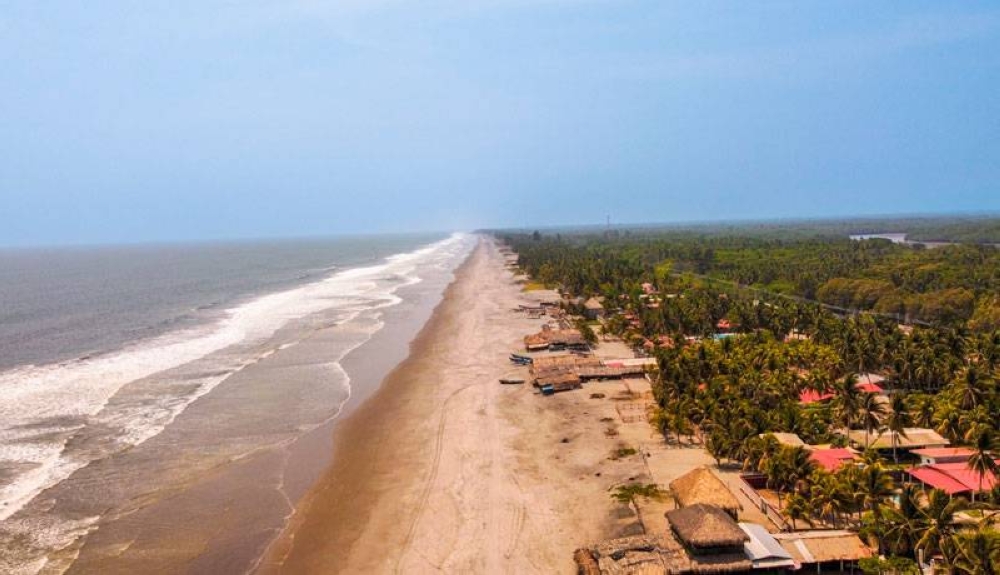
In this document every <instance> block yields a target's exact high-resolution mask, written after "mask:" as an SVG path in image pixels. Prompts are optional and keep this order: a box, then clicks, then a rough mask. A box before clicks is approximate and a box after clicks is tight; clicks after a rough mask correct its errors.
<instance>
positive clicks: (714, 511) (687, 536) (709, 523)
mask: <svg viewBox="0 0 1000 575" xmlns="http://www.w3.org/2000/svg"><path fill="white" fill-rule="evenodd" d="M666 516H667V521H669V522H670V529H671V531H672V532H673V534H674V535H675V536H676V537H677V540H678V541H680V542H681V544H683V545H684V548H685V549H687V550H688V551H689V552H690V553H691V554H692V555H697V556H707V555H714V556H716V557H719V556H733V557H732V558H733V559H736V558H738V559H742V560H744V561H746V554H745V553H744V551H743V544H744V543H746V542H748V541H750V537H749V536H748V535H747V534H746V533H745V532H744V531H743V530H742V529H740V526H739V525H738V524H737V523H736V521H734V520H733V518H732V517H730V516H729V514H728V513H726V512H725V511H723V510H722V509H719V508H718V507H716V506H714V505H705V504H704V503H699V504H697V505H691V506H689V507H682V508H680V509H672V510H670V511H667V513H666ZM748 563H749V562H748Z"/></svg>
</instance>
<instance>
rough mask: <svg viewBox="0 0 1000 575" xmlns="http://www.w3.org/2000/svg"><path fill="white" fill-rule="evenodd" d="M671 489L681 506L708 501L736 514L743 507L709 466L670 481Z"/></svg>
mask: <svg viewBox="0 0 1000 575" xmlns="http://www.w3.org/2000/svg"><path fill="white" fill-rule="evenodd" d="M670 490H671V491H672V492H673V494H674V499H676V500H677V503H678V504H679V505H680V506H681V507H687V506H689V505H696V504H698V503H706V504H708V505H714V506H715V507H719V508H721V509H724V510H726V511H729V512H730V513H733V514H735V513H736V512H737V511H739V510H740V509H741V506H740V502H739V501H738V500H737V499H736V497H735V496H734V495H733V493H732V492H731V491H729V487H727V486H726V484H725V482H723V481H722V480H721V479H719V478H718V477H716V476H715V474H714V473H712V472H711V471H710V470H709V469H708V468H707V467H699V468H697V469H694V470H692V471H690V472H688V473H686V474H684V475H682V476H680V477H678V478H677V479H675V480H673V481H671V482H670Z"/></svg>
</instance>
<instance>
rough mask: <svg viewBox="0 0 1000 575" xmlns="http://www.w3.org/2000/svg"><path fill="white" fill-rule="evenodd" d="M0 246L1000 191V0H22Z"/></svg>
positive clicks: (845, 208)
mask: <svg viewBox="0 0 1000 575" xmlns="http://www.w3.org/2000/svg"><path fill="white" fill-rule="evenodd" d="M0 53H2V54H3V55H4V57H3V58H4V63H3V65H2V66H0V88H2V89H0V245H27V244H62V243H93V242H99V243H108V242H111V243H113V242H135V241H139V242H142V241H160V240H192V239H203V238H243V237H267V236H306V235H326V234H339V233H364V232H390V231H422V230H448V229H472V228H482V227H510V226H518V227H522V226H541V225H546V224H585V223H595V224H598V223H603V222H604V221H605V217H606V216H608V215H610V216H611V218H612V221H613V222H616V223H627V222H651V221H684V220H715V219H744V218H771V217H824V216H842V215H854V214H892V213H901V212H902V213H933V212H976V211H993V212H996V211H997V210H1000V145H998V143H1000V6H998V5H997V4H996V3H995V2H947V3H943V2H929V1H913V2H891V3H889V2H886V3H874V2H869V1H856V2H851V1H848V2H808V1H800V0H792V1H778V2H736V1H734V2H722V3H716V2H700V1H699V2H668V1H663V0H651V1H644V2H640V1H629V0H576V1H572V0H537V1H528V0H472V1H467V0H426V1H416V0H413V1H404V0H339V1H338V0H329V1H323V0H289V1H277V0H276V1H263V0H247V1H241V2H205V1H204V0H199V1H186V0H171V1H169V2H156V1H151V2H115V1H106V2H51V1H44V0H43V1H39V2H6V3H4V7H3V9H2V11H0Z"/></svg>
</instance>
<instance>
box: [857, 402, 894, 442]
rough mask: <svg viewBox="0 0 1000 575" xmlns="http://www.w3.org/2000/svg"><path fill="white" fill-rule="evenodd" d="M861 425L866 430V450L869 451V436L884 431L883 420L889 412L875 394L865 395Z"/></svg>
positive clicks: (862, 404) (861, 410) (862, 403)
mask: <svg viewBox="0 0 1000 575" xmlns="http://www.w3.org/2000/svg"><path fill="white" fill-rule="evenodd" d="M859 411H860V415H861V423H862V425H863V426H864V428H865V449H868V445H869V435H870V434H871V432H872V431H878V430H880V429H882V420H883V419H885V416H886V413H887V410H886V407H885V404H884V403H882V400H881V398H880V397H879V396H878V395H877V394H875V393H865V394H864V397H863V398H862V400H861V408H860V410H859Z"/></svg>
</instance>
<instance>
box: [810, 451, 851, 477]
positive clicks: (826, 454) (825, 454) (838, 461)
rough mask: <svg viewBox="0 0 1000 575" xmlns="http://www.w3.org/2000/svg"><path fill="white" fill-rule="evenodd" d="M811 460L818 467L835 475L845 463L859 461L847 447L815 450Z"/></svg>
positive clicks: (812, 452)
mask: <svg viewBox="0 0 1000 575" xmlns="http://www.w3.org/2000/svg"><path fill="white" fill-rule="evenodd" d="M809 459H811V460H813V462H814V463H816V465H819V466H820V467H822V468H823V469H825V470H827V471H829V472H830V473H833V472H834V471H836V470H838V469H840V467H841V466H842V465H844V464H845V463H852V462H854V461H858V456H857V454H856V453H854V451H852V450H850V449H847V448H845V447H835V448H830V449H814V450H812V451H811V452H810V453H809Z"/></svg>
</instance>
